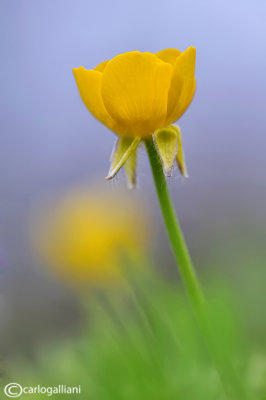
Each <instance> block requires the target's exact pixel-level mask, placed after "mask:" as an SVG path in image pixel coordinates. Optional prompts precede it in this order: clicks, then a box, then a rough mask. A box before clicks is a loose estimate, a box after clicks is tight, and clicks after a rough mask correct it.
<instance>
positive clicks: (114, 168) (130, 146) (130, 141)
mask: <svg viewBox="0 0 266 400" xmlns="http://www.w3.org/2000/svg"><path fill="white" fill-rule="evenodd" d="M139 143H140V138H135V139H134V138H128V137H120V138H119V139H117V141H116V144H115V147H114V149H113V151H112V154H111V159H110V161H111V167H110V170H109V172H108V175H107V177H106V178H105V179H107V180H109V179H112V178H113V177H114V176H115V175H116V174H117V172H118V171H119V170H120V168H121V167H123V165H124V164H125V162H126V161H127V160H128V159H129V157H130V156H131V155H132V154H133V153H134V151H135V150H136V149H137V147H138V145H139Z"/></svg>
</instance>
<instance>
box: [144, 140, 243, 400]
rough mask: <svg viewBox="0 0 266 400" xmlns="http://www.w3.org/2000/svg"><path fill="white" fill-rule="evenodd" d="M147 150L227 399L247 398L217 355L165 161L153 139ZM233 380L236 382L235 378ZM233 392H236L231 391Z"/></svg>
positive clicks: (226, 363)
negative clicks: (167, 179)
mask: <svg viewBox="0 0 266 400" xmlns="http://www.w3.org/2000/svg"><path fill="white" fill-rule="evenodd" d="M145 145H146V149H147V153H148V156H149V160H150V165H151V169H152V174H153V179H154V183H155V187H156V191H157V195H158V199H159V203H160V207H161V211H162V214H163V218H164V222H165V226H166V230H167V233H168V236H169V240H170V243H171V246H172V249H173V253H174V256H175V259H176V262H177V264H178V266H179V269H180V272H181V276H182V280H183V282H184V286H185V288H186V291H187V293H188V295H189V298H190V300H191V303H192V305H193V308H194V311H195V314H196V318H197V320H198V324H199V326H200V329H201V331H202V334H203V336H204V338H205V340H206V344H207V346H208V349H209V351H210V354H211V356H212V358H213V360H214V362H215V364H216V368H217V371H218V372H219V375H220V378H221V383H222V386H223V389H224V391H225V393H226V396H227V397H228V398H233V399H234V400H235V399H239V400H240V399H241V400H244V399H245V398H246V396H245V393H244V392H243V388H242V385H241V384H240V382H239V379H238V377H237V376H236V373H235V371H234V368H233V366H232V365H231V362H230V360H224V359H221V356H220V355H219V354H217V350H216V348H215V347H216V346H215V338H214V337H213V333H212V327H211V324H210V321H209V318H208V315H207V308H206V302H205V298H204V295H203V292H202V290H201V287H200V284H199V281H198V279H197V276H196V272H195V270H194V267H193V264H192V261H191V258H190V255H189V251H188V248H187V245H186V242H185V239H184V236H183V234H182V231H181V228H180V225H179V222H178V219H177V216H176V214H175V211H174V207H173V204H172V201H171V198H170V195H169V191H168V187H167V183H166V179H165V176H164V172H163V168H162V163H161V160H160V157H159V155H158V152H157V149H156V147H155V144H154V142H153V139H152V138H151V139H147V140H146V141H145ZM232 380H233V381H232ZM232 393H234V394H232Z"/></svg>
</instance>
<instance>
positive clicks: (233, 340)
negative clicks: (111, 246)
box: [6, 276, 266, 400]
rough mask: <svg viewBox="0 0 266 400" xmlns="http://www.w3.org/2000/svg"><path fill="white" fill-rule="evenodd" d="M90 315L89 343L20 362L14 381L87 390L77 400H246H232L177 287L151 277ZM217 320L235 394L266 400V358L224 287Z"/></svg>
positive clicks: (107, 296) (106, 297)
mask: <svg viewBox="0 0 266 400" xmlns="http://www.w3.org/2000/svg"><path fill="white" fill-rule="evenodd" d="M211 293H212V294H211ZM214 293H215V294H214ZM84 308H85V310H86V312H87V313H88V316H89V318H88V323H87V325H86V327H85V328H84V332H83V334H82V335H81V337H76V338H73V339H72V340H71V341H66V342H64V343H61V344H60V346H58V345H57V346H56V348H55V347H53V346H51V347H50V348H49V349H47V348H44V349H43V350H42V351H40V353H39V354H38V357H37V359H36V360H35V363H34V365H30V364H28V365H27V366H25V362H23V361H22V362H21V363H20V362H16V365H12V366H11V368H10V371H9V373H8V374H7V377H6V379H7V381H18V380H19V383H20V384H21V385H22V386H23V385H29V384H30V385H31V386H34V385H38V384H40V385H43V386H53V385H54V386H56V385H59V384H66V385H68V386H72V385H73V386H77V385H79V384H80V385H81V386H82V393H81V395H71V398H79V399H82V400H83V399H84V400H87V399H90V398H91V399H97V400H110V399H114V400H122V399H123V400H136V399H140V400H142V399H143V400H146V399H152V400H156V399H158V400H179V399H180V400H194V399H195V400H196V399H197V400H198V399H199V400H201V399H202V400H213V399H217V400H225V399H229V398H231V399H234V400H238V399H237V398H233V397H228V396H227V395H226V394H225V392H224V390H223V387H222V385H221V381H220V378H219V375H218V373H217V370H216V368H215V366H214V362H213V359H212V357H211V356H210V354H209V353H208V351H207V347H206V345H205V343H204V340H203V339H202V336H201V334H200V332H199V329H198V326H197V323H196V322H195V319H194V315H193V312H192V310H191V308H190V306H189V304H188V302H187V299H186V297H184V296H183V294H182V291H180V287H179V286H178V285H177V284H175V283H168V282H165V281H164V280H162V279H161V278H159V279H157V278H155V277H153V278H151V277H147V276H146V277H144V276H143V277H142V278H141V280H139V281H138V282H136V280H135V282H134V284H133V285H132V291H131V293H130V294H129V292H127V295H126V296H125V294H123V295H122V294H119V293H117V292H116V293H112V292H111V291H110V290H109V291H108V292H105V293H104V294H103V293H102V294H101V296H90V297H88V298H87V300H86V302H85V304H84ZM209 317H210V320H211V322H212V335H213V341H214V346H216V347H217V349H219V350H220V354H224V357H223V358H221V359H223V365H221V368H222V369H223V370H224V371H225V376H226V377H225V379H226V380H227V382H226V384H227V385H228V387H230V386H236V382H235V380H236V379H237V380H238V382H237V385H240V386H241V391H242V392H243V393H245V394H246V398H247V399H252V400H253V399H256V400H263V399H265V394H266V388H265V384H264V380H263V376H264V375H265V369H266V368H265V363H266V358H265V357H264V356H263V355H262V354H261V355H260V357H259V358H258V357H256V356H254V355H252V356H251V355H250V354H249V351H248V348H247V345H246V343H245V341H244V339H243V336H244V335H243V334H242V332H240V331H239V329H240V326H241V325H239V324H238V319H237V318H236V316H235V313H234V302H233V300H232V297H231V296H228V293H227V291H225V290H224V288H222V287H217V286H215V287H212V288H211V290H209ZM229 365H230V368H229ZM227 367H228V368H229V369H228V370H226V369H227ZM231 367H233V368H231ZM232 371H233V373H232ZM237 375H238V378H237ZM263 385H264V386H263ZM65 397H66V395H56V398H58V399H62V400H63V399H65ZM21 398H23V399H24V398H25V399H26V398H27V396H26V395H25V396H24V397H23V396H22V397H21ZM31 398H32V399H35V398H36V399H39V398H43V395H31ZM244 398H245V397H242V398H241V400H243V399H244ZM239 400H240V398H239Z"/></svg>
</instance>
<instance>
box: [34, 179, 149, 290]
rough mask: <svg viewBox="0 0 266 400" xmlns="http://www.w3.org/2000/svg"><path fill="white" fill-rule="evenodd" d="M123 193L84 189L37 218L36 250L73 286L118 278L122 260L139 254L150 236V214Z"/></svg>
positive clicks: (35, 226) (35, 232)
mask: <svg viewBox="0 0 266 400" xmlns="http://www.w3.org/2000/svg"><path fill="white" fill-rule="evenodd" d="M122 197H123V195H122V194H121V193H120V194H115V193H109V192H103V191H99V190H97V188H96V189H95V188H93V189H91V190H88V189H86V188H83V187H82V188H78V189H75V190H71V191H70V192H68V193H66V194H65V195H63V196H62V197H60V198H59V199H57V200H56V201H54V202H52V204H51V205H50V206H49V207H48V208H46V209H42V212H41V213H40V214H37V216H35V218H34V221H33V230H32V239H33V245H34V248H35V251H36V253H37V254H38V255H39V256H40V257H41V259H42V260H44V262H45V264H47V265H48V266H50V267H51V269H52V270H53V271H54V272H55V273H56V274H57V275H58V276H59V277H61V278H63V280H66V281H69V282H70V283H72V284H75V285H78V286H83V285H85V286H86V285H87V284H88V283H89V282H91V283H103V282H109V281H110V280H117V279H118V278H119V277H120V269H121V266H122V264H123V262H122V260H125V257H129V258H131V257H133V258H135V257H137V256H138V255H140V254H141V252H142V249H143V248H144V247H145V245H147V237H148V236H149V235H148V231H147V229H146V227H145V221H146V222H147V218H144V217H143V214H142V212H141V211H140V210H139V208H138V207H137V206H136V204H133V202H132V201H131V200H130V198H129V197H128V196H126V198H125V199H124V200H125V201H121V198H122ZM118 202H119V208H118V207H117V203H118Z"/></svg>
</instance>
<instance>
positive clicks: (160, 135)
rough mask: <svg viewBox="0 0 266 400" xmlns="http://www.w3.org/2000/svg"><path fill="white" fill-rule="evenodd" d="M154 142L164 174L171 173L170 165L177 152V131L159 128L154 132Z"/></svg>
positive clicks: (169, 174)
mask: <svg viewBox="0 0 266 400" xmlns="http://www.w3.org/2000/svg"><path fill="white" fill-rule="evenodd" d="M154 136H155V143H156V145H157V148H158V152H159V155H160V158H161V160H162V164H163V169H164V173H165V175H166V176H171V175H172V167H173V164H174V161H175V158H176V154H177V133H176V132H175V130H174V129H171V128H170V127H168V128H161V129H158V130H157V131H156V132H155V135H154Z"/></svg>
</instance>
